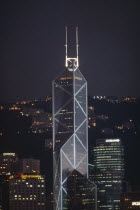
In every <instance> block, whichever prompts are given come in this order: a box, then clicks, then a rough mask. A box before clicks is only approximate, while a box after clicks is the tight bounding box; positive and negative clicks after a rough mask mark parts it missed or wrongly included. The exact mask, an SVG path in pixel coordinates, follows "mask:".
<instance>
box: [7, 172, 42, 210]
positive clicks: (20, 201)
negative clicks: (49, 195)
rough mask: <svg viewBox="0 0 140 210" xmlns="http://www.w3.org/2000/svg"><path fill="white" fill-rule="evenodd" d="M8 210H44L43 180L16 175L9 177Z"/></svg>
mask: <svg viewBox="0 0 140 210" xmlns="http://www.w3.org/2000/svg"><path fill="white" fill-rule="evenodd" d="M9 197H10V204H9V209H10V210H19V209H20V210H31V209H34V210H45V178H44V176H42V175H23V174H18V175H15V176H10V177H9Z"/></svg>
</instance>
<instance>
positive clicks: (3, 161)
mask: <svg viewBox="0 0 140 210" xmlns="http://www.w3.org/2000/svg"><path fill="white" fill-rule="evenodd" d="M17 167H18V157H17V155H16V154H15V153H2V154H0V175H11V174H15V173H16V172H17V170H18V168H17Z"/></svg>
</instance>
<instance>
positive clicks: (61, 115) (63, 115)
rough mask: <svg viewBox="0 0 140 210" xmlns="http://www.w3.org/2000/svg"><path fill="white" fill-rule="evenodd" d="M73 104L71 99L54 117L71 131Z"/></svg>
mask: <svg viewBox="0 0 140 210" xmlns="http://www.w3.org/2000/svg"><path fill="white" fill-rule="evenodd" d="M73 109H74V104H73V99H71V100H70V101H69V102H68V103H67V104H66V105H65V106H64V107H63V108H62V109H61V110H60V111H59V112H58V113H57V114H56V115H55V118H56V119H57V120H58V121H59V122H60V123H61V124H63V125H64V126H65V127H66V128H67V129H69V130H71V131H73V128H74V126H73V121H74V113H73Z"/></svg>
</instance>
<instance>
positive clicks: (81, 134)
mask: <svg viewBox="0 0 140 210" xmlns="http://www.w3.org/2000/svg"><path fill="white" fill-rule="evenodd" d="M76 135H77V137H78V138H79V140H80V141H81V142H82V144H83V145H84V146H85V148H87V121H85V122H84V123H83V124H82V125H81V126H80V127H79V129H78V130H77V131H76Z"/></svg>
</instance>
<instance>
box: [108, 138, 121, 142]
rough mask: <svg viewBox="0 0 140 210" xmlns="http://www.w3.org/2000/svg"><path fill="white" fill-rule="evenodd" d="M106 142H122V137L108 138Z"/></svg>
mask: <svg viewBox="0 0 140 210" xmlns="http://www.w3.org/2000/svg"><path fill="white" fill-rule="evenodd" d="M105 142H120V139H106V140H105Z"/></svg>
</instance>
